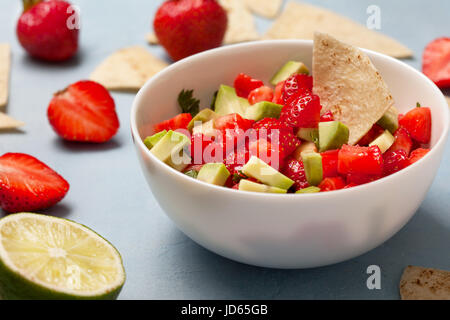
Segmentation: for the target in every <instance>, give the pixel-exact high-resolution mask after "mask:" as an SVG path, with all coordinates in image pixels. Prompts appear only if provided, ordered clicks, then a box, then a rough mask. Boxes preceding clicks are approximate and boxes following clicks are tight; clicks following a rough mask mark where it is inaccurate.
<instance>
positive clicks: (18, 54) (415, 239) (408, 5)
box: [0, 0, 450, 299]
mask: <svg viewBox="0 0 450 320" xmlns="http://www.w3.org/2000/svg"><path fill="white" fill-rule="evenodd" d="M72 2H73V3H74V4H77V5H79V7H80V8H81V14H82V30H81V51H80V53H79V55H78V56H77V58H75V59H73V60H71V61H69V62H66V63H63V64H56V65H53V64H48V63H41V62H37V61H35V60H32V59H30V58H29V57H28V56H27V55H26V54H25V53H24V51H23V50H22V48H21V47H20V46H19V44H18V42H17V40H16V36H15V24H16V20H17V17H18V15H19V14H20V10H21V9H20V1H2V4H1V5H0V42H9V43H10V44H11V45H12V52H13V64H12V74H11V89H10V100H9V105H8V107H7V110H8V113H9V114H10V115H11V116H13V117H16V118H17V119H20V120H22V121H25V122H26V126H25V127H24V130H23V132H16V133H2V134H0V154H3V153H5V152H24V153H28V154H31V155H34V156H36V157H38V158H39V159H41V160H42V161H44V162H46V163H47V164H49V165H50V166H51V167H53V168H55V169H56V170H57V171H59V172H60V173H61V174H62V175H63V176H64V177H65V178H66V179H67V180H68V181H69V182H70V184H71V189H70V192H69V193H68V195H67V197H66V198H65V199H64V200H63V201H62V202H61V203H60V204H58V205H57V206H55V207H53V208H51V209H49V210H47V211H45V213H48V214H51V215H55V216H59V217H65V218H68V219H71V220H75V221H77V222H79V223H83V224H85V225H87V226H89V227H91V228H93V229H94V230H96V231H97V232H99V233H100V234H101V235H103V236H104V237H106V238H107V239H109V240H110V241H111V242H112V243H113V244H114V245H115V246H116V247H117V248H118V250H119V251H120V252H121V254H122V257H123V260H124V264H125V269H126V272H127V281H126V284H125V286H124V288H123V291H122V293H121V295H120V297H119V298H120V299H398V298H399V293H398V283H399V280H400V276H401V273H402V270H403V268H404V267H406V266H407V265H409V264H412V265H422V266H430V267H434V268H442V269H450V254H449V253H450V213H449V212H450V211H449V206H450V194H449V193H450V186H449V184H448V177H449V174H450V172H449V171H450V165H449V164H448V163H449V162H450V149H449V148H447V149H446V153H445V157H444V159H443V162H442V166H441V168H440V170H439V173H438V176H437V178H436V180H435V181H434V184H433V186H432V188H431V190H430V191H429V193H428V196H427V198H426V200H425V201H424V202H423V204H422V206H421V207H420V209H419V210H418V212H417V213H416V215H415V216H414V217H413V219H412V220H411V221H410V222H409V223H408V224H407V225H406V226H405V227H404V228H403V229H402V230H401V231H400V232H399V233H397V234H396V235H395V236H394V237H392V238H391V239H390V240H388V241H387V242H386V243H384V244H383V245H381V246H379V247H378V248H376V249H374V250H372V251H371V252H369V253H367V254H364V255H362V256H360V257H357V258H355V259H352V260H350V261H347V262H343V263H340V264H337V265H333V266H328V267H322V268H316V269H308V270H272V269H263V268H257V267H252V266H247V265H243V264H240V263H236V262H233V261H230V260H227V259H225V258H222V257H220V256H218V255H215V254H213V253H211V252H209V251H207V250H205V249H203V248H202V247H200V246H198V245H197V244H195V243H194V242H193V241H191V240H190V239H189V238H187V237H186V236H185V235H184V234H182V233H181V232H180V231H178V229H177V228H176V227H175V226H174V225H173V223H172V222H171V221H170V220H169V219H168V218H167V217H166V215H165V214H164V212H163V211H162V210H161V209H160V208H159V206H158V204H157V202H156V201H155V199H154V197H153V195H152V194H151V192H150V191H149V188H148V187H147V184H146V182H145V180H144V177H143V175H142V174H141V171H140V168H139V164H138V161H137V158H136V155H135V151H134V148H133V145H132V141H131V137H130V127H129V114H130V108H131V104H132V102H133V98H134V94H130V93H113V96H114V99H115V101H116V104H117V111H118V114H119V117H120V121H121V129H120V131H119V133H118V135H117V136H116V137H115V138H114V139H113V140H111V141H110V142H108V143H105V144H103V145H98V146H97V145H84V144H74V143H67V142H63V141H62V140H61V139H59V138H58V137H57V136H56V135H55V134H54V133H53V131H52V129H51V127H50V126H49V124H48V121H47V118H46V108H47V105H48V102H49V101H50V99H51V97H52V94H53V92H55V91H57V90H59V89H61V88H64V87H65V86H66V85H68V84H69V83H72V82H75V81H77V80H80V79H83V78H87V77H88V76H89V74H90V72H91V71H92V70H93V69H94V68H95V66H96V65H97V64H98V63H100V62H101V61H102V60H103V59H104V58H105V57H106V56H107V55H108V54H109V53H111V52H113V51H114V50H116V49H119V48H121V47H124V46H128V45H136V44H140V45H143V46H146V42H145V36H146V34H147V33H148V32H150V30H151V21H152V19H153V15H154V13H155V11H156V8H157V6H158V5H159V4H160V3H161V2H162V1H139V0H132V1H119V0H109V1H107V0H103V1H99V0H97V1H88V0H73V1H72ZM308 2H310V3H313V4H317V5H321V6H323V7H327V8H330V9H332V10H334V11H335V12H338V13H341V14H344V15H346V16H348V17H350V18H353V19H354V20H356V21H359V22H361V23H365V21H366V20H367V18H368V15H367V13H366V9H367V7H368V6H369V5H372V4H375V5H378V6H379V7H380V8H381V18H382V24H381V27H382V29H381V31H382V32H384V33H385V34H387V35H390V36H392V37H394V38H396V39H398V40H400V41H401V42H403V43H404V44H405V45H407V46H408V47H410V48H411V49H413V51H414V53H415V58H414V59H411V60H405V61H406V63H408V64H410V65H412V66H413V67H416V68H420V67H421V55H422V52H423V48H424V47H425V46H426V44H427V43H428V42H430V41H431V40H433V39H434V38H437V37H440V36H444V35H446V36H449V35H450V34H448V32H449V31H450V19H449V17H450V16H449V12H450V1H447V0H433V1H422V0H408V1H406V0H404V1H400V0H397V1H390V0H336V1H327V0H314V1H313V0H310V1H308ZM269 25H270V21H269V20H266V19H262V18H257V26H258V29H259V30H260V31H261V32H263V31H264V30H266V29H267V28H268V26H269ZM149 50H151V52H152V53H154V54H155V55H157V56H159V57H162V58H165V57H166V56H165V54H164V52H163V50H162V49H161V48H160V47H149ZM411 187H412V188H414V186H411ZM3 215H4V214H3V213H1V212H0V216H3ZM370 265H378V266H379V267H380V268H381V289H380V290H369V289H368V288H367V286H366V280H367V278H368V275H367V273H366V269H367V267H368V266H370Z"/></svg>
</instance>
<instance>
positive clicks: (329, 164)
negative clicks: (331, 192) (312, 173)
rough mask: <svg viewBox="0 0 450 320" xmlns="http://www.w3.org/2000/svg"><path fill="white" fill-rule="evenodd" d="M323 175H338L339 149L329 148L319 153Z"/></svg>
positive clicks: (327, 176)
mask: <svg viewBox="0 0 450 320" xmlns="http://www.w3.org/2000/svg"><path fill="white" fill-rule="evenodd" d="M321 155H322V168H323V177H324V178H331V177H336V176H337V175H338V156H339V150H329V151H325V152H322V153H321Z"/></svg>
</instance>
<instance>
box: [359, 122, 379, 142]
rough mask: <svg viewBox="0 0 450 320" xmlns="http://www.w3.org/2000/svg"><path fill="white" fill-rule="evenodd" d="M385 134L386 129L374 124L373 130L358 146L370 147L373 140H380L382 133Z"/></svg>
mask: <svg viewBox="0 0 450 320" xmlns="http://www.w3.org/2000/svg"><path fill="white" fill-rule="evenodd" d="M383 132H384V129H383V128H382V127H380V126H379V125H377V124H374V125H373V126H372V128H371V129H370V130H369V132H367V133H366V134H365V136H364V137H362V138H361V139H360V140H359V141H358V145H360V146H368V145H369V144H370V143H371V142H373V140H375V139H376V138H378V137H379V136H380V135H381V134H382V133H383Z"/></svg>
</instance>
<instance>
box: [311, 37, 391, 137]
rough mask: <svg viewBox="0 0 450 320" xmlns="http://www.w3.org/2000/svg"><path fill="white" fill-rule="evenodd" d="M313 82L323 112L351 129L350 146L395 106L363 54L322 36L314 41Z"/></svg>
mask: <svg viewBox="0 0 450 320" xmlns="http://www.w3.org/2000/svg"><path fill="white" fill-rule="evenodd" d="M313 79H314V93H315V94H317V95H318V96H319V97H320V102H321V104H322V107H323V109H322V112H326V111H331V112H332V113H333V116H334V118H335V120H338V121H341V122H342V123H344V124H345V125H347V126H348V128H349V130H350V137H349V142H348V143H349V144H350V145H354V144H355V143H357V142H358V141H359V140H360V139H361V138H362V137H363V136H364V135H365V134H366V133H367V132H368V131H369V130H370V128H372V126H373V125H374V124H375V123H376V122H377V121H378V120H379V119H380V118H381V117H382V116H383V115H384V113H385V112H386V111H387V110H388V109H389V108H391V107H392V106H393V105H394V99H393V98H392V95H391V93H390V91H389V89H388V87H387V85H386V83H385V82H384V80H383V78H382V77H381V75H380V73H379V72H378V71H377V69H376V68H375V67H374V65H373V64H372V62H371V61H370V59H369V57H368V56H367V55H366V54H365V53H364V52H362V51H361V50H359V49H358V48H356V47H353V46H351V45H348V44H346V43H343V42H340V41H339V40H337V39H335V38H333V37H331V36H330V35H327V34H324V33H319V32H318V33H316V34H315V37H314V49H313Z"/></svg>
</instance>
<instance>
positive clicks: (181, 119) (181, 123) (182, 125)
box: [153, 113, 192, 133]
mask: <svg viewBox="0 0 450 320" xmlns="http://www.w3.org/2000/svg"><path fill="white" fill-rule="evenodd" d="M191 120H192V116H191V114H190V113H181V114H179V115H177V116H175V117H173V118H172V119H169V120H166V121H163V122H161V123H158V124H155V126H154V127H153V130H154V131H155V133H157V132H160V131H163V130H167V131H169V130H177V129H187V126H188V124H189V122H191Z"/></svg>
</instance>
